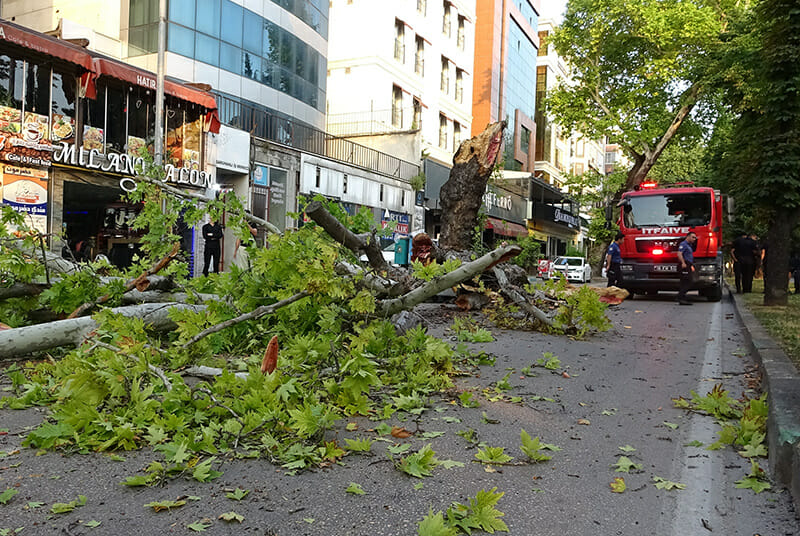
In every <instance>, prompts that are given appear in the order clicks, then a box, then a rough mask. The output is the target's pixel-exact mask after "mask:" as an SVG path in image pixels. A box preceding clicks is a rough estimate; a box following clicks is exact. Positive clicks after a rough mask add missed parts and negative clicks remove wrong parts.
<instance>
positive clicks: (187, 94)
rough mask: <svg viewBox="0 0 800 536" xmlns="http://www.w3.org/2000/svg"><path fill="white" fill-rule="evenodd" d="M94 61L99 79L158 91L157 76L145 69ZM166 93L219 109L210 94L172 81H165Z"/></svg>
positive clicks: (106, 61)
mask: <svg viewBox="0 0 800 536" xmlns="http://www.w3.org/2000/svg"><path fill="white" fill-rule="evenodd" d="M93 61H94V72H95V73H96V74H97V76H98V78H99V77H101V76H108V77H111V78H116V79H117V80H123V81H125V82H128V83H130V84H133V85H136V86H141V87H143V88H146V89H151V90H153V91H155V89H156V75H155V74H154V73H151V72H150V71H145V70H144V69H139V68H138V67H134V66H133V65H129V64H127V63H122V62H119V61H116V60H112V59H110V58H94V60H93ZM164 93H166V94H167V95H171V96H173V97H176V98H178V99H181V100H185V101H188V102H193V103H195V104H199V105H200V106H202V107H204V108H207V109H208V110H216V109H217V101H216V100H215V99H214V96H213V95H211V94H210V93H207V92H205V91H201V90H199V89H194V88H192V87H188V86H185V85H183V84H179V83H177V82H173V81H171V80H164Z"/></svg>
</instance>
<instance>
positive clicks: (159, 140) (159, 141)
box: [154, 0, 167, 168]
mask: <svg viewBox="0 0 800 536" xmlns="http://www.w3.org/2000/svg"><path fill="white" fill-rule="evenodd" d="M166 19H167V0H158V67H157V71H156V125H155V126H156V128H155V130H156V132H155V136H156V139H155V143H154V148H155V153H156V154H155V164H156V166H157V167H159V168H160V167H161V166H162V164H163V160H164V53H165V50H166V48H167V23H166Z"/></svg>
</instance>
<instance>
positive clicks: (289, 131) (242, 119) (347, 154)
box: [216, 94, 419, 181]
mask: <svg viewBox="0 0 800 536" xmlns="http://www.w3.org/2000/svg"><path fill="white" fill-rule="evenodd" d="M216 99H217V107H218V109H219V116H220V121H222V123H223V124H225V125H228V126H231V127H234V128H239V129H242V130H246V131H248V132H250V133H251V135H253V136H255V137H257V138H262V139H265V140H269V141H273V142H276V143H280V144H283V145H287V146H289V147H293V148H295V149H297V150H298V151H302V152H306V153H311V154H315V155H319V156H324V157H327V158H331V159H333V160H338V161H340V162H345V163H347V164H351V165H353V166H356V167H359V168H362V169H365V170H368V171H374V172H376V173H380V174H382V175H387V176H390V177H395V178H398V179H401V180H405V181H407V180H409V179H411V177H414V176H415V175H418V174H419V165H417V164H414V163H412V162H406V161H405V160H401V159H400V158H397V157H396V156H392V155H389V154H386V153H382V152H380V151H377V150H375V149H372V148H371V147H365V146H363V145H359V144H357V143H353V142H352V141H350V140H346V139H342V138H341V137H339V136H336V135H333V134H330V133H327V132H323V131H321V130H318V129H315V128H313V127H310V126H307V125H304V124H302V123H299V122H297V121H292V120H291V119H286V118H284V117H278V116H277V115H275V114H273V113H271V112H269V111H267V110H265V109H262V108H259V107H257V106H252V105H249V104H243V103H242V102H239V101H238V100H236V99H232V98H230V97H227V96H225V95H219V94H217V95H216Z"/></svg>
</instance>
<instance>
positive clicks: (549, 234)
mask: <svg viewBox="0 0 800 536" xmlns="http://www.w3.org/2000/svg"><path fill="white" fill-rule="evenodd" d="M530 197H531V201H530V205H529V212H528V228H529V230H530V234H531V236H532V237H533V238H534V239H535V240H538V241H539V242H541V243H542V255H544V256H545V258H548V259H551V260H552V259H555V258H556V257H557V256H559V255H564V254H565V253H566V252H567V248H568V247H570V246H576V245H577V240H578V235H579V233H580V229H581V221H580V217H579V216H578V215H577V211H576V210H574V208H573V205H574V203H573V201H572V200H571V199H570V198H568V197H566V196H565V195H564V194H563V193H562V192H561V190H559V189H557V188H554V187H553V186H551V185H549V184H547V183H546V182H544V181H542V180H541V179H537V178H533V179H532V181H531V196H530Z"/></svg>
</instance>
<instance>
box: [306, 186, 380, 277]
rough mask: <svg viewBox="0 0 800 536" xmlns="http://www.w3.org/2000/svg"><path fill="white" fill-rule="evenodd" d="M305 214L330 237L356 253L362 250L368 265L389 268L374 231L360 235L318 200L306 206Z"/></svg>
mask: <svg viewBox="0 0 800 536" xmlns="http://www.w3.org/2000/svg"><path fill="white" fill-rule="evenodd" d="M306 215H307V216H308V217H309V218H311V219H312V220H314V222H316V223H317V225H319V226H320V227H322V228H323V229H325V232H326V233H328V234H329V235H330V236H331V238H333V239H334V240H336V241H337V242H339V243H340V244H342V245H343V246H345V247H346V248H348V249H349V250H350V251H352V252H353V253H355V254H356V255H360V254H361V252H362V251H363V252H364V253H365V254H366V256H367V259H368V260H369V264H370V266H372V267H373V268H375V269H376V270H380V271H386V270H388V269H389V265H388V264H387V263H386V261H385V260H384V259H383V253H382V252H381V248H380V246H379V242H378V239H377V238H376V236H375V233H374V232H373V233H371V234H369V233H365V234H360V235H357V234H355V233H353V232H352V231H350V229H348V228H347V227H345V226H344V225H342V222H340V221H339V220H337V219H336V218H335V217H334V216H333V215H332V214H331V213H330V212H328V211H327V210H326V209H325V207H324V206H323V204H322V203H320V202H319V201H312V202H311V203H309V204H308V206H306Z"/></svg>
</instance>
